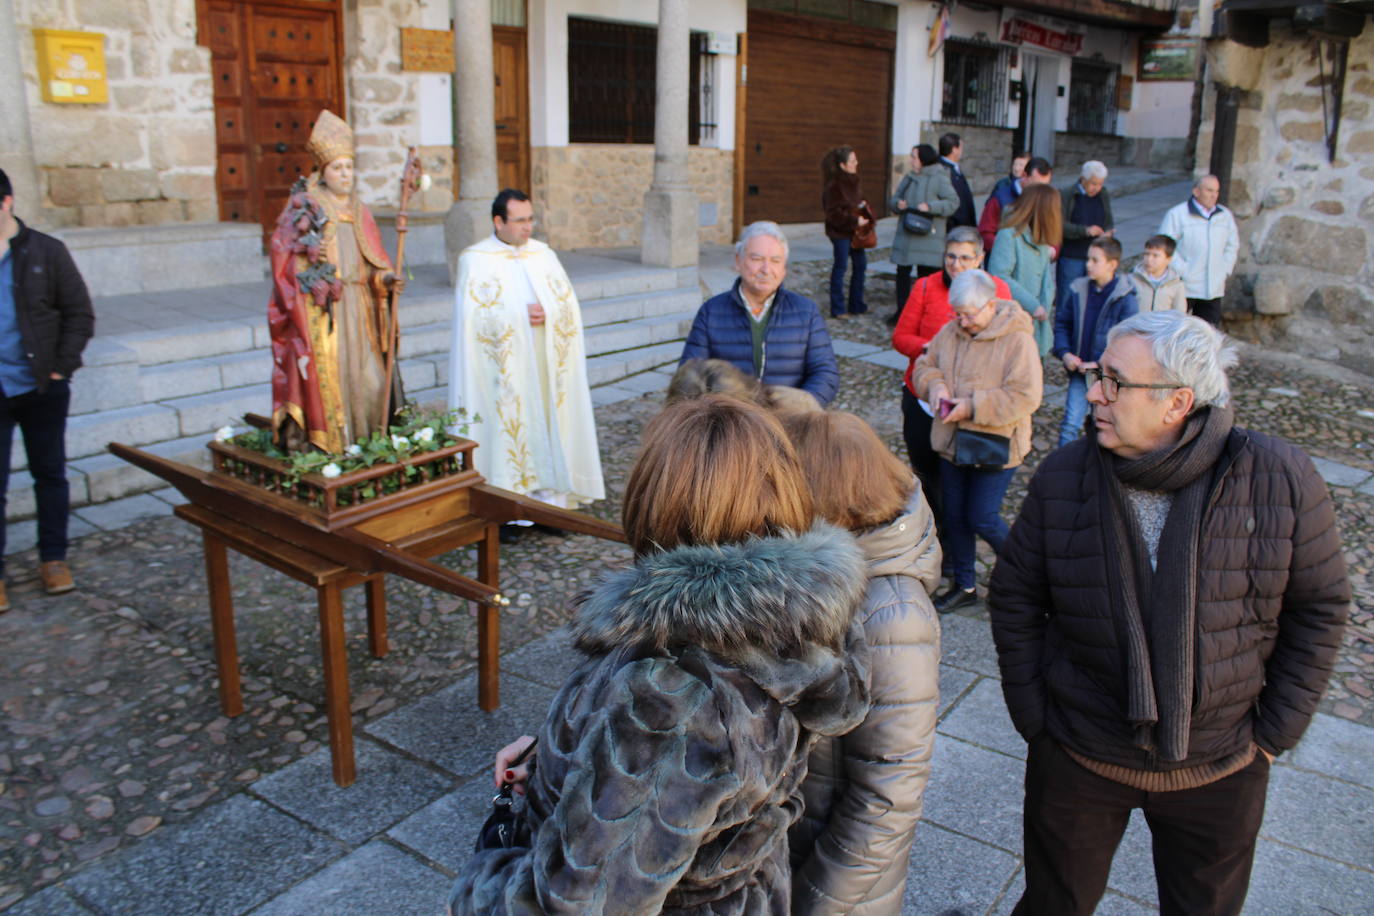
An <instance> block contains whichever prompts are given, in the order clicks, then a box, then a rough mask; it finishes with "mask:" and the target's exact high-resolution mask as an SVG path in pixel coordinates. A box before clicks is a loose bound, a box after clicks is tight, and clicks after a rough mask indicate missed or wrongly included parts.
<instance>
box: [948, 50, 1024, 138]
mask: <svg viewBox="0 0 1374 916" xmlns="http://www.w3.org/2000/svg"><path fill="white" fill-rule="evenodd" d="M1007 56H1008V55H1007V48H1006V47H1005V46H1003V45H995V44H992V43H991V42H984V41H967V40H960V39H955V38H950V39H947V40H946V41H945V77H944V102H943V104H942V105H941V109H940V118H941V120H943V121H949V122H952V123H955V124H986V125H989V126H993V127H1001V126H1002V125H1003V124H1005V123H1006V120H1007Z"/></svg>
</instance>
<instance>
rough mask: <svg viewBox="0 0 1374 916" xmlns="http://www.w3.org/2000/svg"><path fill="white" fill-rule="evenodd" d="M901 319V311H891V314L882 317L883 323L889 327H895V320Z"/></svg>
mask: <svg viewBox="0 0 1374 916" xmlns="http://www.w3.org/2000/svg"><path fill="white" fill-rule="evenodd" d="M901 320H902V313H901V312H893V313H892V314H891V315H888V316H887V317H886V318H884V319H883V323H884V324H886V325H887V326H888V327H889V328H895V327H896V326H897V322H898V321H901Z"/></svg>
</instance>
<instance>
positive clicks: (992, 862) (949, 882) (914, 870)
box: [902, 823, 1020, 916]
mask: <svg viewBox="0 0 1374 916" xmlns="http://www.w3.org/2000/svg"><path fill="white" fill-rule="evenodd" d="M1019 868H1020V861H1019V860H1018V859H1017V858H1016V856H1013V855H1011V854H1009V853H1008V852H1006V851H1005V850H1002V849H997V848H996V847H993V846H989V845H987V844H986V843H980V842H978V841H977V840H973V839H970V838H968V837H966V836H960V835H959V834H957V833H955V832H953V831H951V830H946V829H944V828H943V827H939V826H936V825H935V824H931V823H922V824H920V826H918V827H917V828H916V842H915V843H914V844H912V847H911V864H910V867H909V868H908V870H907V878H906V892H905V893H904V894H903V896H902V914H903V916H948V914H950V913H951V912H958V913H970V914H972V913H984V912H986V911H987V908H988V907H989V906H990V905H992V903H993V902H994V901H996V900H998V898H999V896H1000V895H1001V894H1003V893H1004V892H1005V891H1006V888H1007V885H1008V884H1010V883H1011V879H1012V876H1013V875H1015V874H1016V872H1017V870H1018V869H1019Z"/></svg>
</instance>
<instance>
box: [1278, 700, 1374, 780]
mask: <svg viewBox="0 0 1374 916" xmlns="http://www.w3.org/2000/svg"><path fill="white" fill-rule="evenodd" d="M1371 763H1374V729H1369V728H1366V727H1365V726H1363V725H1357V724H1356V723H1354V722H1351V721H1350V720H1348V719H1340V718H1337V717H1336V716H1332V715H1328V714H1327V713H1324V712H1319V713H1317V714H1316V715H1315V716H1313V717H1312V724H1311V725H1309V726H1308V727H1307V732H1306V734H1304V735H1303V736H1302V741H1301V742H1300V743H1299V744H1298V746H1297V747H1296V748H1294V749H1293V750H1292V751H1291V752H1289V753H1287V754H1284V755H1283V756H1282V757H1280V758H1279V763H1278V765H1279V766H1284V765H1287V766H1292V767H1297V768H1298V769H1301V770H1316V771H1317V772H1319V773H1322V774H1324V775H1326V776H1333V777H1335V778H1337V779H1345V780H1349V781H1350V782H1353V783H1358V784H1359V785H1362V786H1364V787H1365V788H1366V789H1374V766H1371Z"/></svg>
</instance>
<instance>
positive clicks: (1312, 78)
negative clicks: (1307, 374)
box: [1197, 18, 1374, 373]
mask: <svg viewBox="0 0 1374 916" xmlns="http://www.w3.org/2000/svg"><path fill="white" fill-rule="evenodd" d="M1315 47H1316V42H1315V41H1314V40H1313V39H1312V38H1311V37H1310V36H1307V35H1294V34H1292V33H1290V32H1287V31H1284V30H1282V29H1281V28H1280V27H1279V26H1278V24H1277V23H1274V24H1271V26H1270V44H1269V46H1268V47H1265V48H1261V49H1252V48H1245V47H1242V46H1240V45H1237V44H1234V43H1231V42H1225V41H1217V42H1212V43H1210V46H1209V47H1208V50H1207V65H1208V74H1209V83H1208V91H1207V94H1206V96H1205V98H1204V100H1203V114H1202V129H1201V131H1200V133H1199V137H1198V150H1197V161H1198V163H1200V164H1205V163H1207V162H1209V161H1210V160H1211V150H1212V141H1213V134H1212V125H1213V123H1214V117H1215V110H1216V99H1217V87H1218V86H1227V87H1234V88H1237V89H1240V90H1243V92H1242V95H1241V103H1240V109H1239V116H1238V119H1237V122H1238V123H1237V132H1236V143H1235V155H1234V158H1233V162H1232V171H1231V182H1230V187H1229V196H1228V201H1227V202H1228V203H1229V204H1230V206H1231V207H1232V208H1233V210H1234V211H1235V215H1236V217H1237V220H1238V221H1239V224H1240V236H1241V249H1240V260H1239V263H1238V264H1237V266H1236V272H1235V275H1233V276H1232V278H1231V282H1230V283H1229V284H1228V286H1227V291H1226V302H1225V309H1226V312H1227V320H1228V325H1227V327H1228V330H1230V331H1231V332H1232V333H1235V334H1238V335H1240V336H1243V337H1246V338H1250V339H1255V340H1262V341H1266V342H1271V343H1278V344H1279V345H1282V346H1286V347H1289V348H1291V349H1294V350H1296V351H1298V352H1301V353H1306V354H1309V355H1312V356H1316V357H1320V358H1322V359H1329V360H1333V361H1335V362H1339V363H1342V364H1344V365H1347V366H1350V367H1352V368H1355V369H1358V370H1360V371H1363V372H1370V373H1374V292H1371V291H1374V23H1371V21H1370V20H1369V19H1368V18H1366V20H1365V27H1364V31H1363V33H1362V34H1361V35H1360V36H1359V37H1358V38H1356V39H1352V40H1351V42H1350V48H1349V57H1348V70H1349V72H1348V73H1347V75H1346V80H1345V99H1344V105H1343V106H1342V113H1341V122H1340V132H1339V135H1338V143H1337V148H1336V157H1335V161H1333V162H1328V160H1327V148H1326V143H1325V139H1324V127H1323V122H1322V97H1321V82H1322V76H1321V73H1320V71H1319V67H1318V59H1317V57H1316V55H1315V50H1314V49H1315ZM1330 78H1331V70H1330V68H1329V67H1328V68H1327V70H1326V79H1327V80H1330Z"/></svg>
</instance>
